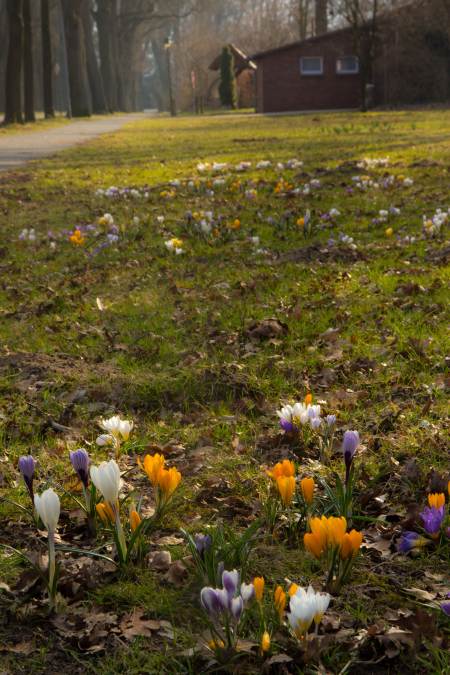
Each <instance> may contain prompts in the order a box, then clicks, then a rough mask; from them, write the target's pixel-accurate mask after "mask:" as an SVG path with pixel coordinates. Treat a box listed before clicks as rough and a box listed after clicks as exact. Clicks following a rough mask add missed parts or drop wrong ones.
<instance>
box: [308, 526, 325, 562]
mask: <svg viewBox="0 0 450 675" xmlns="http://www.w3.org/2000/svg"><path fill="white" fill-rule="evenodd" d="M303 543H304V544H305V548H306V550H307V551H309V552H310V553H312V554H313V556H314V557H315V558H317V559H319V558H320V556H321V555H322V553H323V552H324V550H325V546H324V541H323V539H322V537H321V536H320V534H318V533H316V532H307V533H306V534H305V535H304V536H303Z"/></svg>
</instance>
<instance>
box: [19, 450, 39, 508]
mask: <svg viewBox="0 0 450 675" xmlns="http://www.w3.org/2000/svg"><path fill="white" fill-rule="evenodd" d="M35 467H36V460H35V459H34V457H32V456H31V455H22V457H20V459H19V471H20V473H21V474H22V478H23V480H24V482H25V485H26V486H27V490H28V492H29V494H30V497H31V501H33V502H34V494H33V478H34V469H35Z"/></svg>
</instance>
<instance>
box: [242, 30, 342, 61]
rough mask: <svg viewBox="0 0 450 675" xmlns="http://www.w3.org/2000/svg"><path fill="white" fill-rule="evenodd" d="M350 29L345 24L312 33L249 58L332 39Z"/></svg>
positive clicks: (259, 57) (258, 57)
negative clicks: (324, 31) (312, 34)
mask: <svg viewBox="0 0 450 675" xmlns="http://www.w3.org/2000/svg"><path fill="white" fill-rule="evenodd" d="M351 30H352V27H351V26H345V28H338V29H337V30H332V31H329V32H328V33H322V34H321V35H314V36H313V37H309V38H306V39H305V40H296V41H295V42H289V43H288V44H286V45H281V47H274V48H273V49H267V50H266V51H264V52H258V53H256V54H252V56H251V58H252V59H253V60H254V61H257V60H258V59H263V58H265V57H266V56H270V55H271V54H277V53H278V52H283V51H285V50H287V49H292V48H293V47H298V46H300V45H305V44H310V43H314V42H321V41H322V40H329V39H331V40H333V39H334V38H335V37H336V36H338V35H341V34H343V33H348V32H349V31H351Z"/></svg>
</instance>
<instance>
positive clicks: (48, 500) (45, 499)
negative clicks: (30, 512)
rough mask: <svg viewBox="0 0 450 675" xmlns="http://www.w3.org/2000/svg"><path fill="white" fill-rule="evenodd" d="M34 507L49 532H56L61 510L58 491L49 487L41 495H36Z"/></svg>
mask: <svg viewBox="0 0 450 675" xmlns="http://www.w3.org/2000/svg"><path fill="white" fill-rule="evenodd" d="M34 507H35V509H36V511H37V513H38V515H39V517H40V519H41V520H42V522H43V523H44V525H45V527H46V528H47V530H48V532H50V533H53V532H55V530H56V528H57V526H58V520H59V514H60V510H61V506H60V503H59V497H58V495H57V494H56V492H55V491H54V490H53V489H52V488H49V489H48V490H45V491H44V492H43V493H42V494H41V495H34Z"/></svg>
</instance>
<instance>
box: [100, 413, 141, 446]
mask: <svg viewBox="0 0 450 675" xmlns="http://www.w3.org/2000/svg"><path fill="white" fill-rule="evenodd" d="M99 424H100V426H101V428H102V429H104V431H107V432H108V433H107V434H102V435H101V436H99V437H98V438H97V445H108V444H109V443H110V440H109V439H110V438H111V439H112V441H113V443H114V445H115V448H116V452H118V451H119V450H120V444H121V442H122V441H127V440H128V439H129V437H130V433H131V430H132V429H133V426H134V425H133V422H130V421H129V420H123V419H122V418H121V417H120V415H113V416H112V417H110V418H109V419H107V420H104V419H101V420H100V422H99Z"/></svg>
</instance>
